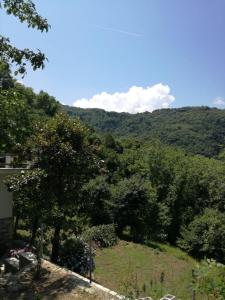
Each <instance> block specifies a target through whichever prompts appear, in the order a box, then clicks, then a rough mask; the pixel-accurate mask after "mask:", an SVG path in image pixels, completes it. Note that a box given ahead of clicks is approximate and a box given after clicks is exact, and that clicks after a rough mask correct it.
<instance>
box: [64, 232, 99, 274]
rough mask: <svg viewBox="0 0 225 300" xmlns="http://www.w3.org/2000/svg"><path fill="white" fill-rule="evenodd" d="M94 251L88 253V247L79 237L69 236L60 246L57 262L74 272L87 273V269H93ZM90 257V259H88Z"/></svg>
mask: <svg viewBox="0 0 225 300" xmlns="http://www.w3.org/2000/svg"><path fill="white" fill-rule="evenodd" d="M93 257H94V252H93V250H92V253H90V248H89V246H88V244H86V243H85V242H84V241H83V240H81V239H79V238H69V239H67V240H65V241H64V242H63V243H62V245H61V247H60V260H59V264H60V265H61V266H64V267H66V268H68V269H70V270H72V271H74V272H78V273H80V274H82V275H87V273H88V271H89V270H90V266H91V271H92V272H93V271H94V268H95V265H94V260H93ZM90 258H91V261H90Z"/></svg>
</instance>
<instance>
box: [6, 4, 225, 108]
mask: <svg viewBox="0 0 225 300" xmlns="http://www.w3.org/2000/svg"><path fill="white" fill-rule="evenodd" d="M34 2H35V4H36V7H37V9H38V11H39V12H40V14H41V15H43V16H45V17H46V18H47V19H48V21H49V23H50V24H51V29H50V31H49V32H48V33H40V32H38V31H36V30H33V29H28V28H27V27H26V25H25V24H21V23H19V21H17V20H16V19H15V18H14V17H12V16H6V15H5V14H4V13H3V12H2V11H1V12H0V31H1V34H3V35H6V36H8V37H10V39H11V42H13V44H15V45H16V46H18V47H21V48H25V47H29V48H32V49H37V48H38V49H41V50H42V51H43V52H45V53H46V55H47V57H48V59H49V62H48V63H47V64H46V68H45V69H44V70H43V71H36V72H33V71H31V70H29V71H28V74H27V75H26V77H25V78H24V79H23V82H24V84H25V85H28V86H31V87H33V88H34V90H35V91H39V90H41V89H42V90H45V91H47V92H48V93H49V94H51V95H53V96H55V97H56V98H57V99H58V100H60V101H61V102H63V103H66V104H70V105H72V104H73V103H74V102H75V100H78V99H79V102H78V103H80V104H81V106H82V105H83V107H88V105H89V103H91V107H93V106H94V105H95V104H96V105H97V106H98V107H101V105H103V106H104V107H103V108H105V109H107V108H108V109H109V110H116V109H115V107H118V106H120V104H121V108H120V110H118V111H122V110H127V111H130V112H136V111H138V109H142V110H144V109H147V110H148V105H149V103H148V101H150V102H151V101H152V103H151V105H150V106H149V107H150V108H149V110H152V109H155V108H160V107H168V106H170V107H181V106H190V105H191V106H196V105H208V106H215V105H217V106H220V107H223V105H224V99H225V17H224V15H225V1H224V0H211V1H210V0H197V1H196V0H113V1H110V0H65V1H56V0H55V1H53V0H36V1H34ZM160 83H161V85H160ZM135 87H138V88H135ZM103 92H105V93H103ZM94 95H96V96H94ZM93 96H94V97H93ZM160 99H161V100H160ZM215 99H216V100H215ZM138 101H139V104H140V103H141V105H142V108H140V105H139V104H137V102H138ZM160 101H161V102H160ZM213 101H214V103H213ZM108 104H109V105H108ZM108 106H109V107H108ZM130 107H131V108H132V107H133V108H132V109H133V110H132V109H130Z"/></svg>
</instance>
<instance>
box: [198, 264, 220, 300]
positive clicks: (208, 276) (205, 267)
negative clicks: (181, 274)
mask: <svg viewBox="0 0 225 300" xmlns="http://www.w3.org/2000/svg"><path fill="white" fill-rule="evenodd" d="M193 287H194V289H195V290H196V291H198V292H199V293H200V294H202V295H204V294H205V295H207V297H208V299H209V300H223V299H225V266H224V265H222V264H220V263H217V262H216V261H215V260H209V259H208V260H205V261H204V262H203V263H201V264H199V265H198V266H197V268H196V269H195V272H194V284H193Z"/></svg>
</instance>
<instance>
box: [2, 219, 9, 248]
mask: <svg viewBox="0 0 225 300" xmlns="http://www.w3.org/2000/svg"><path fill="white" fill-rule="evenodd" d="M11 239H12V218H3V219H0V250H1V248H3V247H4V248H6V247H7V246H9V244H10V242H11Z"/></svg>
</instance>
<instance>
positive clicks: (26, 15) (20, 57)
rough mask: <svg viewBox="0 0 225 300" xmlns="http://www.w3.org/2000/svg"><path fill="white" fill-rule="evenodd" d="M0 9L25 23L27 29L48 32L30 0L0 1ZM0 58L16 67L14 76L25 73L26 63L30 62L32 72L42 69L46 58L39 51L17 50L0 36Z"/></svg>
mask: <svg viewBox="0 0 225 300" xmlns="http://www.w3.org/2000/svg"><path fill="white" fill-rule="evenodd" d="M0 8H1V9H5V11H6V13H7V14H9V15H14V16H15V17H17V18H18V19H19V20H20V22H26V23H27V25H28V27H32V28H36V29H37V30H40V31H41V32H43V31H46V32H47V31H48V29H49V27H50V25H49V24H48V22H47V20H46V19H45V18H43V17H41V16H40V15H39V14H38V13H37V11H36V7H35V5H34V3H33V2H32V1H31V0H1V1H0ZM0 57H1V60H2V61H4V62H6V63H8V64H10V63H13V64H15V65H16V71H15V74H18V73H20V74H22V75H24V74H25V73H26V64H27V61H29V62H30V64H31V66H32V68H33V70H36V69H38V68H44V62H45V60H46V56H45V54H44V53H42V52H41V51H40V50H38V51H37V52H34V51H32V50H30V49H28V48H25V49H18V48H16V47H15V46H13V45H12V44H11V43H10V39H9V38H8V37H4V36H2V35H0Z"/></svg>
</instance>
